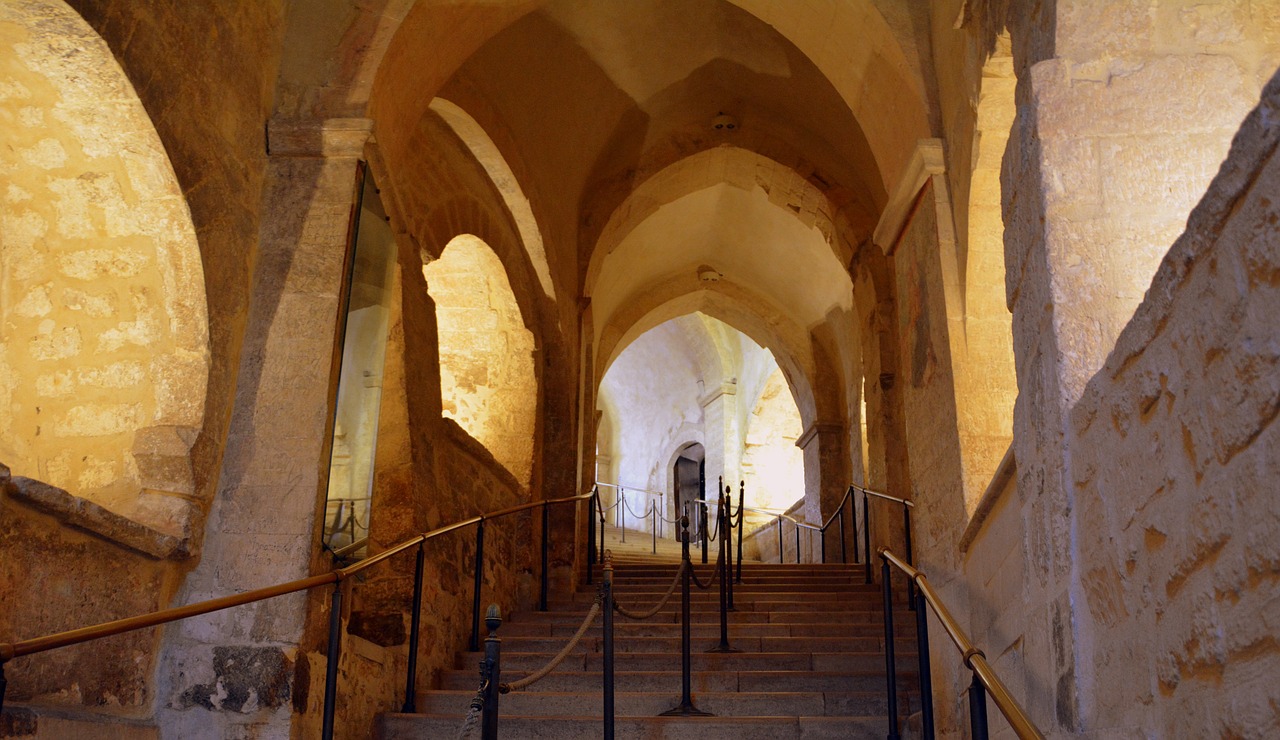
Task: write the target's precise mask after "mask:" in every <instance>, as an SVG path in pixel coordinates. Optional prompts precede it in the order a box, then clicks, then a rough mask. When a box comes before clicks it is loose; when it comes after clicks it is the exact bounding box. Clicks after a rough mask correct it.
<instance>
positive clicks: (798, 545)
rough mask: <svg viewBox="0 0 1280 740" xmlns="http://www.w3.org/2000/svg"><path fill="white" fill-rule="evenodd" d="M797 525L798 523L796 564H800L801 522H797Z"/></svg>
mask: <svg viewBox="0 0 1280 740" xmlns="http://www.w3.org/2000/svg"><path fill="white" fill-rule="evenodd" d="M795 525H796V565H799V564H800V522H795Z"/></svg>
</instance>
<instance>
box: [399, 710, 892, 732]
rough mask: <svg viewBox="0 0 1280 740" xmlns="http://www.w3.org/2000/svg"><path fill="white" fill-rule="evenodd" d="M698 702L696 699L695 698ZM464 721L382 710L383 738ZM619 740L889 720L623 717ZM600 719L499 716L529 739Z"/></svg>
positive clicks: (818, 728) (504, 726)
mask: <svg viewBox="0 0 1280 740" xmlns="http://www.w3.org/2000/svg"><path fill="white" fill-rule="evenodd" d="M695 704H696V702H695ZM460 726H461V720H459V719H458V718H457V717H436V716H433V715H422V714H383V715H381V716H379V718H378V726H377V733H378V734H377V736H378V738H379V739H380V740H420V738H424V737H440V738H443V737H454V736H456V735H457V734H458V729H459V727H460ZM614 727H615V729H616V733H617V734H616V737H617V738H619V740H667V739H671V740H675V739H677V738H679V739H681V740H687V739H688V738H689V737H691V736H696V737H697V738H698V740H781V739H784V738H805V740H825V739H827V738H832V739H834V738H839V739H840V740H862V739H864V738H865V739H866V740H872V739H873V738H874V739H875V740H879V739H880V738H883V737H884V735H885V731H886V729H887V728H888V720H887V719H885V718H883V717H620V718H618V719H617V720H616V723H615V725H614ZM601 731H602V730H601V719H600V716H599V715H598V714H596V715H595V716H588V717H520V716H510V715H500V719H499V723H498V733H499V736H501V737H512V738H524V739H527V740H599V738H600V735H601Z"/></svg>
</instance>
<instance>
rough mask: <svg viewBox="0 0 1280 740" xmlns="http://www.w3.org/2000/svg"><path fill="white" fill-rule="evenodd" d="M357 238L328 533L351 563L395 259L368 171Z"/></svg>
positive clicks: (364, 525)
mask: <svg viewBox="0 0 1280 740" xmlns="http://www.w3.org/2000/svg"><path fill="white" fill-rule="evenodd" d="M355 232H356V238H355V242H356V244H355V254H354V255H353V256H352V259H351V277H350V280H349V281H348V284H349V293H348V296H347V314H346V321H345V328H344V331H343V339H342V365H341V370H340V374H339V376H338V399H337V404H336V409H335V412H334V421H333V448H332V452H331V455H330V459H329V493H328V497H327V499H326V505H325V530H324V544H325V546H326V547H328V548H329V549H330V550H333V551H335V552H338V553H340V554H342V555H343V556H344V557H346V558H348V559H354V558H358V557H362V556H363V555H364V553H365V550H366V548H365V546H364V544H363V541H364V540H365V538H366V537H368V534H369V505H370V501H371V499H372V495H373V473H374V452H375V450H376V447H377V438H378V411H379V407H380V405H381V400H382V371H383V364H384V362H385V359H386V355H387V323H388V318H389V316H390V313H391V292H392V291H391V288H392V285H391V281H392V279H393V276H394V268H395V259H396V250H395V244H394V240H393V238H392V235H391V228H390V226H389V225H388V224H387V219H386V212H385V211H384V210H383V208H382V200H381V199H380V198H379V197H378V191H377V188H375V187H374V184H373V178H372V177H370V176H369V175H368V171H367V170H366V171H365V176H364V183H363V186H362V193H361V199H360V212H359V215H358V217H357V221H356V228H355Z"/></svg>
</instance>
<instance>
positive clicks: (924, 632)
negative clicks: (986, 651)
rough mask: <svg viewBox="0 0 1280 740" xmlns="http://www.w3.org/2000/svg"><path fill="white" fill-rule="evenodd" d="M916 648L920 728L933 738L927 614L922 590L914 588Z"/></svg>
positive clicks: (931, 671) (931, 682) (931, 674)
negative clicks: (917, 652)
mask: <svg viewBox="0 0 1280 740" xmlns="http://www.w3.org/2000/svg"><path fill="white" fill-rule="evenodd" d="M916 650H917V651H919V653H920V729H921V732H920V734H922V735H923V736H924V740H933V737H934V730H933V670H932V667H931V666H930V664H929V614H928V610H927V609H925V599H924V592H923V591H921V590H919V589H916Z"/></svg>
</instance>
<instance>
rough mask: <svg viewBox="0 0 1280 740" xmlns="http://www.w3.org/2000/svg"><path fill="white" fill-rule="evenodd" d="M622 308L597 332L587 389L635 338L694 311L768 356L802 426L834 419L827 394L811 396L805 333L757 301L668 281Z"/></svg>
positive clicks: (734, 290)
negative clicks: (781, 377)
mask: <svg viewBox="0 0 1280 740" xmlns="http://www.w3.org/2000/svg"><path fill="white" fill-rule="evenodd" d="M624 305H625V306H626V308H625V309H624V310H622V311H619V312H617V313H615V314H614V315H613V316H612V317H611V318H610V320H609V323H607V324H606V325H605V326H604V327H602V329H601V332H600V343H599V353H598V354H597V358H598V362H597V365H596V368H595V377H594V379H593V385H595V386H599V384H600V380H601V379H603V378H604V374H605V373H606V372H607V371H608V369H609V366H610V365H611V364H612V363H613V361H614V360H615V359H617V357H618V355H619V354H621V353H622V350H624V349H626V347H627V346H628V345H629V344H631V343H632V342H633V341H635V340H636V339H637V338H638V337H639V336H640V335H642V334H644V333H645V332H647V331H648V330H650V329H652V328H654V327H655V326H658V325H659V324H661V323H663V322H665V321H668V320H670V319H673V318H676V317H677V316H683V315H685V314H689V313H694V312H695V311H697V312H702V313H704V314H706V315H708V316H711V317H713V318H716V319H719V320H720V321H723V322H724V323H726V324H728V325H729V326H732V327H733V328H735V329H737V330H738V331H741V332H742V333H743V334H746V335H747V336H748V337H750V338H751V339H752V340H753V341H755V342H756V343H757V344H759V345H760V346H761V347H764V348H765V349H767V350H769V351H770V352H771V353H773V356H774V357H775V358H776V359H777V361H778V366H779V367H780V368H781V369H782V371H783V375H784V377H785V378H786V379H787V384H788V386H789V387H790V388H791V392H792V395H793V397H794V398H795V402H796V407H797V408H798V409H800V417H801V419H802V420H804V422H805V425H806V426H808V425H809V424H812V423H813V422H814V421H816V420H817V419H818V418H819V417H820V416H823V415H824V414H828V415H830V416H823V418H838V416H835V415H834V414H836V413H837V412H838V410H837V405H836V404H835V403H834V400H833V399H831V398H829V397H828V395H829V394H825V393H821V392H820V391H815V386H814V384H813V381H812V378H814V377H816V375H817V368H816V367H815V358H814V353H813V351H812V348H811V347H810V346H809V339H808V337H807V335H806V333H805V332H804V330H803V329H801V328H800V327H799V326H797V325H795V324H794V322H791V321H790V320H789V319H788V318H787V317H786V316H785V314H783V313H782V312H781V311H780V310H778V309H776V308H775V307H773V306H771V305H770V304H769V303H768V301H766V300H765V299H763V298H761V297H760V296H757V295H754V294H751V293H750V292H748V291H746V290H744V289H743V288H741V287H739V286H736V285H733V284H732V283H729V282H727V281H723V280H722V281H720V282H717V283H712V284H709V285H708V284H705V283H698V282H697V281H696V278H692V279H682V278H681V277H680V276H672V277H671V279H669V280H664V281H662V282H661V283H659V284H655V285H652V286H649V288H648V289H645V290H640V291H637V293H636V294H634V295H633V296H632V297H631V298H630V299H629V300H627V301H625V302H624Z"/></svg>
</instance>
